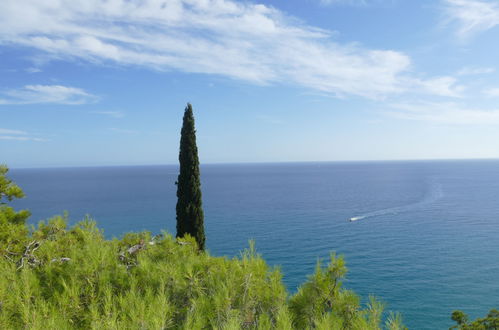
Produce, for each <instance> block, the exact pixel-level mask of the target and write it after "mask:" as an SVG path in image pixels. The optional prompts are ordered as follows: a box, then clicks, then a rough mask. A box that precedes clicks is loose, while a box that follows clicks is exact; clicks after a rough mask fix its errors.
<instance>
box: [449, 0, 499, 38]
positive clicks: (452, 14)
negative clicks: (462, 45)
mask: <svg viewBox="0 0 499 330" xmlns="http://www.w3.org/2000/svg"><path fill="white" fill-rule="evenodd" d="M443 1H444V4H445V13H446V16H447V21H448V23H455V24H456V25H457V34H458V36H459V37H461V38H468V37H470V36H472V35H474V34H476V33H479V32H483V31H486V30H489V29H492V28H494V27H495V26H497V25H499V2H498V1H496V0H493V1H487V0H443Z"/></svg>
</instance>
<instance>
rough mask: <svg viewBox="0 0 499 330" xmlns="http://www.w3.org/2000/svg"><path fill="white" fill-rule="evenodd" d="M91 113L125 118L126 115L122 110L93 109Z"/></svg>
mask: <svg viewBox="0 0 499 330" xmlns="http://www.w3.org/2000/svg"><path fill="white" fill-rule="evenodd" d="M90 113H95V114H98V115H104V116H109V117H113V118H123V117H124V116H125V115H124V114H123V112H121V111H91V112H90Z"/></svg>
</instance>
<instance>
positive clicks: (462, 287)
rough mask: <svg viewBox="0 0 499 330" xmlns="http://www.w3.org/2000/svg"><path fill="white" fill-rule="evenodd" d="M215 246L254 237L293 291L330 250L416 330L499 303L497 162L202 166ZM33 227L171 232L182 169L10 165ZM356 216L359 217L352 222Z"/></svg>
mask: <svg viewBox="0 0 499 330" xmlns="http://www.w3.org/2000/svg"><path fill="white" fill-rule="evenodd" d="M201 172H202V173H201V174H202V189H203V201H204V210H205V224H206V231H207V246H208V249H209V251H210V253H211V254H213V255H218V256H220V255H227V256H237V255H238V254H239V251H240V250H241V249H242V248H244V247H247V245H248V240H249V239H255V240H256V246H257V250H258V251H259V252H260V253H261V254H262V255H263V257H264V258H265V259H266V260H267V262H268V263H270V264H272V265H280V266H281V268H282V271H283V273H284V280H285V283H286V284H287V286H288V287H289V289H290V290H295V288H296V287H297V285H299V283H301V282H303V281H304V280H305V279H306V275H307V274H310V273H312V272H313V270H314V266H315V263H316V261H317V259H318V258H327V257H328V255H329V252H330V251H336V252H337V253H339V254H343V255H345V258H346V261H347V265H348V268H349V270H350V271H349V274H348V279H347V280H346V282H345V286H346V287H348V288H351V289H353V290H355V291H356V292H357V293H359V294H360V295H362V296H363V297H367V296H368V295H370V294H373V295H375V296H377V297H379V298H380V299H381V300H383V301H384V302H385V303H386V304H387V309H388V310H393V311H400V312H402V313H403V317H404V320H405V323H406V324H407V325H408V326H409V327H410V328H411V329H446V328H448V327H449V326H450V325H452V322H451V321H450V314H451V312H452V311H453V310H454V309H462V310H464V311H466V312H467V313H469V314H470V316H472V317H477V316H482V315H485V314H486V313H487V312H488V310H489V309H491V308H497V307H499V161H417V162H337V163H288V164H251V165H249V164H245V165H204V166H202V168H201ZM10 173H11V177H12V178H13V179H14V180H15V181H16V182H17V183H18V184H19V185H21V186H22V187H23V188H24V190H25V192H26V195H27V198H25V199H24V200H21V201H17V202H16V203H14V205H15V207H16V208H23V207H26V208H29V209H30V210H31V211H32V213H33V216H32V218H31V222H37V221H38V220H40V219H46V218H48V217H50V216H52V215H55V214H61V213H62V211H64V210H67V211H68V212H69V214H70V218H71V222H73V223H74V222H76V221H78V220H80V219H82V218H83V217H84V216H85V215H86V214H89V215H91V216H92V217H93V218H95V219H96V220H97V221H98V223H99V225H100V226H101V227H102V228H104V230H105V234H106V236H108V237H113V236H121V235H122V234H123V233H125V232H127V231H136V230H143V229H145V230H149V231H151V232H153V233H159V232H160V231H161V230H162V229H166V230H167V231H169V232H171V233H173V234H174V233H175V203H176V196H175V191H176V186H175V184H174V182H175V180H176V177H177V167H176V166H143V167H96V168H51V169H13V170H12V171H11V172H10ZM351 218H354V220H356V221H348V220H349V219H351Z"/></svg>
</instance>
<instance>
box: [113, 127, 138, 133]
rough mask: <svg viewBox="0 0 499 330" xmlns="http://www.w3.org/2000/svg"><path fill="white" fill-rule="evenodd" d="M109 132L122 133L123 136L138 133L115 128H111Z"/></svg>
mask: <svg viewBox="0 0 499 330" xmlns="http://www.w3.org/2000/svg"><path fill="white" fill-rule="evenodd" d="M109 130H111V131H113V132H116V133H123V134H137V133H138V132H139V131H136V130H133V129H125V128H116V127H112V128H110V129H109Z"/></svg>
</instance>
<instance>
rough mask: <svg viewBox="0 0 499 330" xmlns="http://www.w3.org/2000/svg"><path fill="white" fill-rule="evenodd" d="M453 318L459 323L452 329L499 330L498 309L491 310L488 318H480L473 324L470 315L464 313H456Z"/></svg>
mask: <svg viewBox="0 0 499 330" xmlns="http://www.w3.org/2000/svg"><path fill="white" fill-rule="evenodd" d="M451 318H452V320H453V321H455V322H456V323H457V325H455V326H453V327H451V329H461V330H499V311H498V310H497V309H492V310H490V312H489V313H488V314H487V316H486V317H484V318H478V319H476V320H475V321H472V322H471V323H470V322H469V321H468V315H466V314H465V313H463V312H462V311H454V312H453V313H452V317H451Z"/></svg>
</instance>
